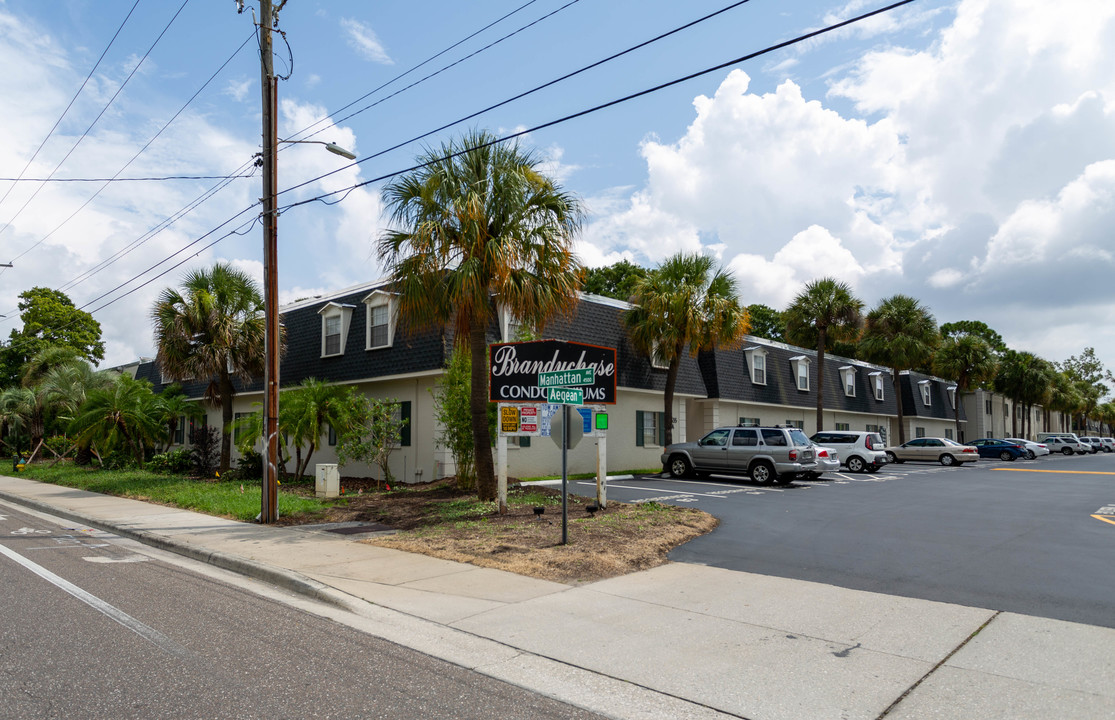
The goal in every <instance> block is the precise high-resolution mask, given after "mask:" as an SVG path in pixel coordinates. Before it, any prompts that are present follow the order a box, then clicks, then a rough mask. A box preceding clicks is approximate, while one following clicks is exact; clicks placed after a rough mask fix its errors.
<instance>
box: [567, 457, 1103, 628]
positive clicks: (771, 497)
mask: <svg viewBox="0 0 1115 720" xmlns="http://www.w3.org/2000/svg"><path fill="white" fill-rule="evenodd" d="M569 490H570V492H573V493H575V494H578V495H585V496H592V495H593V494H594V493H595V482H593V481H591V480H589V481H570V483H569ZM608 499H609V500H613V501H615V500H618V501H623V502H649V501H657V502H663V503H669V504H675V505H684V506H688V507H697V508H700V509H702V510H704V511H706V512H709V513H711V514H712V515H714V516H716V517H717V518H719V519H720V521H721V525H720V527H719V528H717V530H715V531H714V532H712V533H710V534H708V535H706V536H704V537H701V538H698V539H696V540H694V541H692V542H689V543H687V544H686V545H684V546H682V547H679V548H677V549H676V550H674V552H673V553H672V554H671V559H672V560H674V561H680V562H692V563H700V564H704V565H712V566H717V567H724V568H729V569H734V570H744V571H749V572H758V573H763V574H767V575H776V576H781V577H790V578H795V579H802V580H812V581H816V582H822V583H828V584H832V585H838V586H842V587H850V588H856V589H861V590H871V591H877V592H884V593H889V594H896V595H906V596H909V597H918V598H924V599H930V600H940V601H944V602H954V603H959V604H964V605H971V606H977V607H987V608H993V609H998V610H1010V611H1013V612H1022V613H1026V614H1032V615H1040V616H1043V617H1052V618H1059V619H1064V620H1072V621H1076V622H1086V623H1090V624H1094V625H1105V626H1108V627H1115V573H1113V572H1112V571H1111V557H1112V556H1113V555H1112V553H1113V552H1115V455H1113V454H1106V455H1105V454H1099V455H1089V456H1074V457H1064V456H1048V457H1042V458H1038V459H1035V460H1017V461H1013V462H1004V461H1000V460H986V459H981V460H980V461H979V462H977V463H974V464H972V465H969V466H964V467H942V466H940V465H936V464H930V463H902V464H897V465H891V466H887V467H885V468H884V469H882V470H881V471H880V472H878V473H876V474H864V473H859V474H852V473H847V472H838V473H831V474H826V475H825V476H824V477H823V478H821V479H819V480H816V481H798V480H796V481H794V482H793V483H792V484H790V485H787V486H771V485H757V484H755V483H752V482H750V481H749V480H747V479H746V478H733V477H727V476H712V477H709V478H705V479H699V480H696V479H694V480H674V479H670V478H663V477H660V476H658V475H643V476H639V477H633V478H631V479H623V480H615V481H611V482H609V484H608ZM570 541H571V542H576V536H575V528H574V529H573V530H571V535H570Z"/></svg>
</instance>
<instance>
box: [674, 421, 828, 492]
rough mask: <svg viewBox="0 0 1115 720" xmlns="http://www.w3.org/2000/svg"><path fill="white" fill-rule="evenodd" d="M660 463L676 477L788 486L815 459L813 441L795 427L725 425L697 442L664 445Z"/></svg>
mask: <svg viewBox="0 0 1115 720" xmlns="http://www.w3.org/2000/svg"><path fill="white" fill-rule="evenodd" d="M662 466H663V467H665V468H666V469H667V470H669V472H670V475H672V476H673V477H676V478H682V477H687V476H690V475H695V476H697V477H703V476H705V475H708V474H709V473H718V474H724V475H747V476H748V477H750V478H751V479H752V480H754V481H755V482H757V483H769V482H776V483H778V484H780V485H788V484H790V482H792V481H793V480H794V479H795V478H797V477H798V476H799V475H801V474H803V473H808V472H815V471H816V470H817V458H816V455H815V451H814V449H813V443H811V442H810V441H809V438H807V437H806V436H805V433H803V432H802V431H801V430H799V429H797V428H786V427H724V428H717V429H715V430H713V431H712V432H710V433H709V434H708V435H705V436H704V437H703V438H701V439H700V440H697V441H696V442H683V443H674V444H673V445H670V446H668V447H666V448H665V450H663V452H662Z"/></svg>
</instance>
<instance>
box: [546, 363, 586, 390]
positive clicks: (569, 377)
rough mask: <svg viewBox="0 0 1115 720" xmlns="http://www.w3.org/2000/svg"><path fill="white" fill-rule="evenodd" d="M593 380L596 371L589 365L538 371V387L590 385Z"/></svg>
mask: <svg viewBox="0 0 1115 720" xmlns="http://www.w3.org/2000/svg"><path fill="white" fill-rule="evenodd" d="M594 382H596V371H595V370H593V369H592V368H590V367H583V368H572V369H569V370H556V371H553V372H540V373H538V387H543V388H552V387H567V386H569V385H592V384H593V383H594Z"/></svg>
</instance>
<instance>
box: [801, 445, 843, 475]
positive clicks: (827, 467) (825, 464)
mask: <svg viewBox="0 0 1115 720" xmlns="http://www.w3.org/2000/svg"><path fill="white" fill-rule="evenodd" d="M813 452H814V453H816V455H817V469H816V470H811V471H809V472H807V473H805V477H806V478H807V479H809V480H816V479H817V478H819V477H821V476H822V475H824V474H825V473H827V472H836V471H837V470H839V469H840V454H839V453H837V452H836V450H834V449H832V448H827V447H821V446H820V445H817V444H816V443H814V444H813Z"/></svg>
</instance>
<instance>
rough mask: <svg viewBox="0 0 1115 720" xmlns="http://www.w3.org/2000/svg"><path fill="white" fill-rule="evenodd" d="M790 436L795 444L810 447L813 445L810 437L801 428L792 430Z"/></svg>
mask: <svg viewBox="0 0 1115 720" xmlns="http://www.w3.org/2000/svg"><path fill="white" fill-rule="evenodd" d="M790 438H791V439H792V440H793V441H794V445H797V446H798V447H809V446H810V445H812V443H811V442H810V441H809V438H807V437H806V436H805V433H803V432H802V431H801V430H796V429H795V430H791V431H790Z"/></svg>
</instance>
